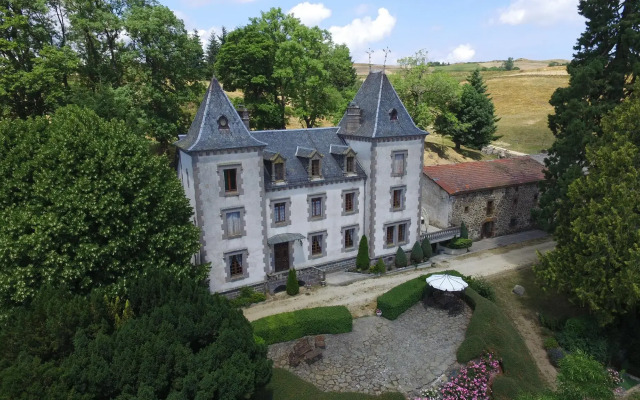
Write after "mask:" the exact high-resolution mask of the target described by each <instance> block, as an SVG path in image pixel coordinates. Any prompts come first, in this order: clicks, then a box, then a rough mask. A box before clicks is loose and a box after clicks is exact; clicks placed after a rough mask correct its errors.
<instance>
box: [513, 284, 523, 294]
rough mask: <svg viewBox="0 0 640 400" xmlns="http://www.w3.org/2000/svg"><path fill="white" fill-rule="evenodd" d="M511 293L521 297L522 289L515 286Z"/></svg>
mask: <svg viewBox="0 0 640 400" xmlns="http://www.w3.org/2000/svg"><path fill="white" fill-rule="evenodd" d="M512 292H513V293H515V294H516V295H518V296H522V295H524V288H523V287H522V286H520V285H515V286H514V287H513V290H512Z"/></svg>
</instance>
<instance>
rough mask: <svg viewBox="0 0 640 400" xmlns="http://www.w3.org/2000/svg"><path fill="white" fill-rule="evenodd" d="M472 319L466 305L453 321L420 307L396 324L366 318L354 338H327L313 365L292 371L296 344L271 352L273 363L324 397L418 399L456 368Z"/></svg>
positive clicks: (281, 345)
mask: <svg viewBox="0 0 640 400" xmlns="http://www.w3.org/2000/svg"><path fill="white" fill-rule="evenodd" d="M470 318H471V309H469V307H467V306H466V305H465V306H464V311H463V312H462V313H460V314H459V315H457V316H449V315H448V313H447V311H443V310H439V309H435V308H433V307H425V306H424V305H423V304H422V303H418V304H416V305H414V306H413V307H412V308H410V309H409V310H407V311H406V312H405V313H403V314H402V315H401V316H400V317H398V319H396V320H395V321H389V320H387V319H385V318H379V317H375V316H371V317H363V318H358V319H356V320H354V321H353V331H352V332H349V333H344V334H339V335H325V343H326V346H327V348H326V349H325V350H324V352H323V358H322V359H321V360H319V361H317V362H316V363H314V364H311V365H307V364H306V363H304V362H302V363H300V365H298V366H297V367H290V366H289V365H288V361H287V360H288V354H289V353H290V352H291V351H292V349H293V345H294V344H295V342H296V341H291V342H286V343H278V344H274V345H271V346H269V358H271V359H273V360H274V365H275V366H276V367H280V368H286V369H288V370H289V371H291V372H293V373H295V374H296V375H298V376H300V377H301V378H302V379H304V380H305V381H307V382H310V383H313V384H314V385H316V386H317V387H318V388H319V389H321V390H324V391H336V392H345V391H355V392H362V393H368V394H376V395H378V394H380V393H383V392H389V391H398V392H401V393H403V394H405V395H407V396H417V395H419V393H420V389H422V388H424V387H428V386H430V384H431V383H432V382H433V381H434V380H436V379H437V378H439V377H440V376H441V375H443V374H445V373H447V372H448V371H450V370H451V369H453V368H454V367H457V366H458V364H457V363H456V349H457V348H458V346H459V345H460V343H461V342H462V340H463V339H464V333H465V331H466V328H467V325H468V323H469V319H470Z"/></svg>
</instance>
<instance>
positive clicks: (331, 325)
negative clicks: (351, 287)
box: [251, 306, 353, 344]
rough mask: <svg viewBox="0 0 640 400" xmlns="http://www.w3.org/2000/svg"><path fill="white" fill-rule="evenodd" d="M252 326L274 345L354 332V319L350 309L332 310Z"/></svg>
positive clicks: (305, 312)
mask: <svg viewBox="0 0 640 400" xmlns="http://www.w3.org/2000/svg"><path fill="white" fill-rule="evenodd" d="M251 325H252V326H253V333H254V334H255V335H256V336H259V337H261V338H262V339H264V340H265V342H266V343H267V344H273V343H279V342H287V341H289V340H294V339H298V338H301V337H303V336H308V335H319V334H325V333H345V332H351V329H352V325H353V319H352V317H351V313H350V312H349V310H348V309H347V307H344V306H332V307H316V308H307V309H305V310H298V311H292V312H286V313H282V314H276V315H271V316H269V317H265V318H261V319H258V320H256V321H253V322H252V323H251Z"/></svg>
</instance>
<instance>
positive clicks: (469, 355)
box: [456, 336, 487, 364]
mask: <svg viewBox="0 0 640 400" xmlns="http://www.w3.org/2000/svg"><path fill="white" fill-rule="evenodd" d="M486 348H487V344H486V343H485V342H484V340H482V338H481V337H480V336H468V337H467V338H466V339H465V340H464V342H462V344H461V345H460V347H458V350H457V351H456V359H457V360H458V362H460V363H462V364H466V363H468V362H469V361H471V360H473V359H474V358H477V357H478V354H482V353H483V352H484V349H486Z"/></svg>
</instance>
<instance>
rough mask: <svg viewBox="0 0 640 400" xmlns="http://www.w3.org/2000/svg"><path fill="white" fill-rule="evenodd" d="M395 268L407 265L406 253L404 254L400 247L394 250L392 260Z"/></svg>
mask: <svg viewBox="0 0 640 400" xmlns="http://www.w3.org/2000/svg"><path fill="white" fill-rule="evenodd" d="M393 263H394V264H395V266H396V268H404V267H406V266H407V255H406V254H405V252H404V250H402V247H398V251H396V259H395V260H394V261H393Z"/></svg>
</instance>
